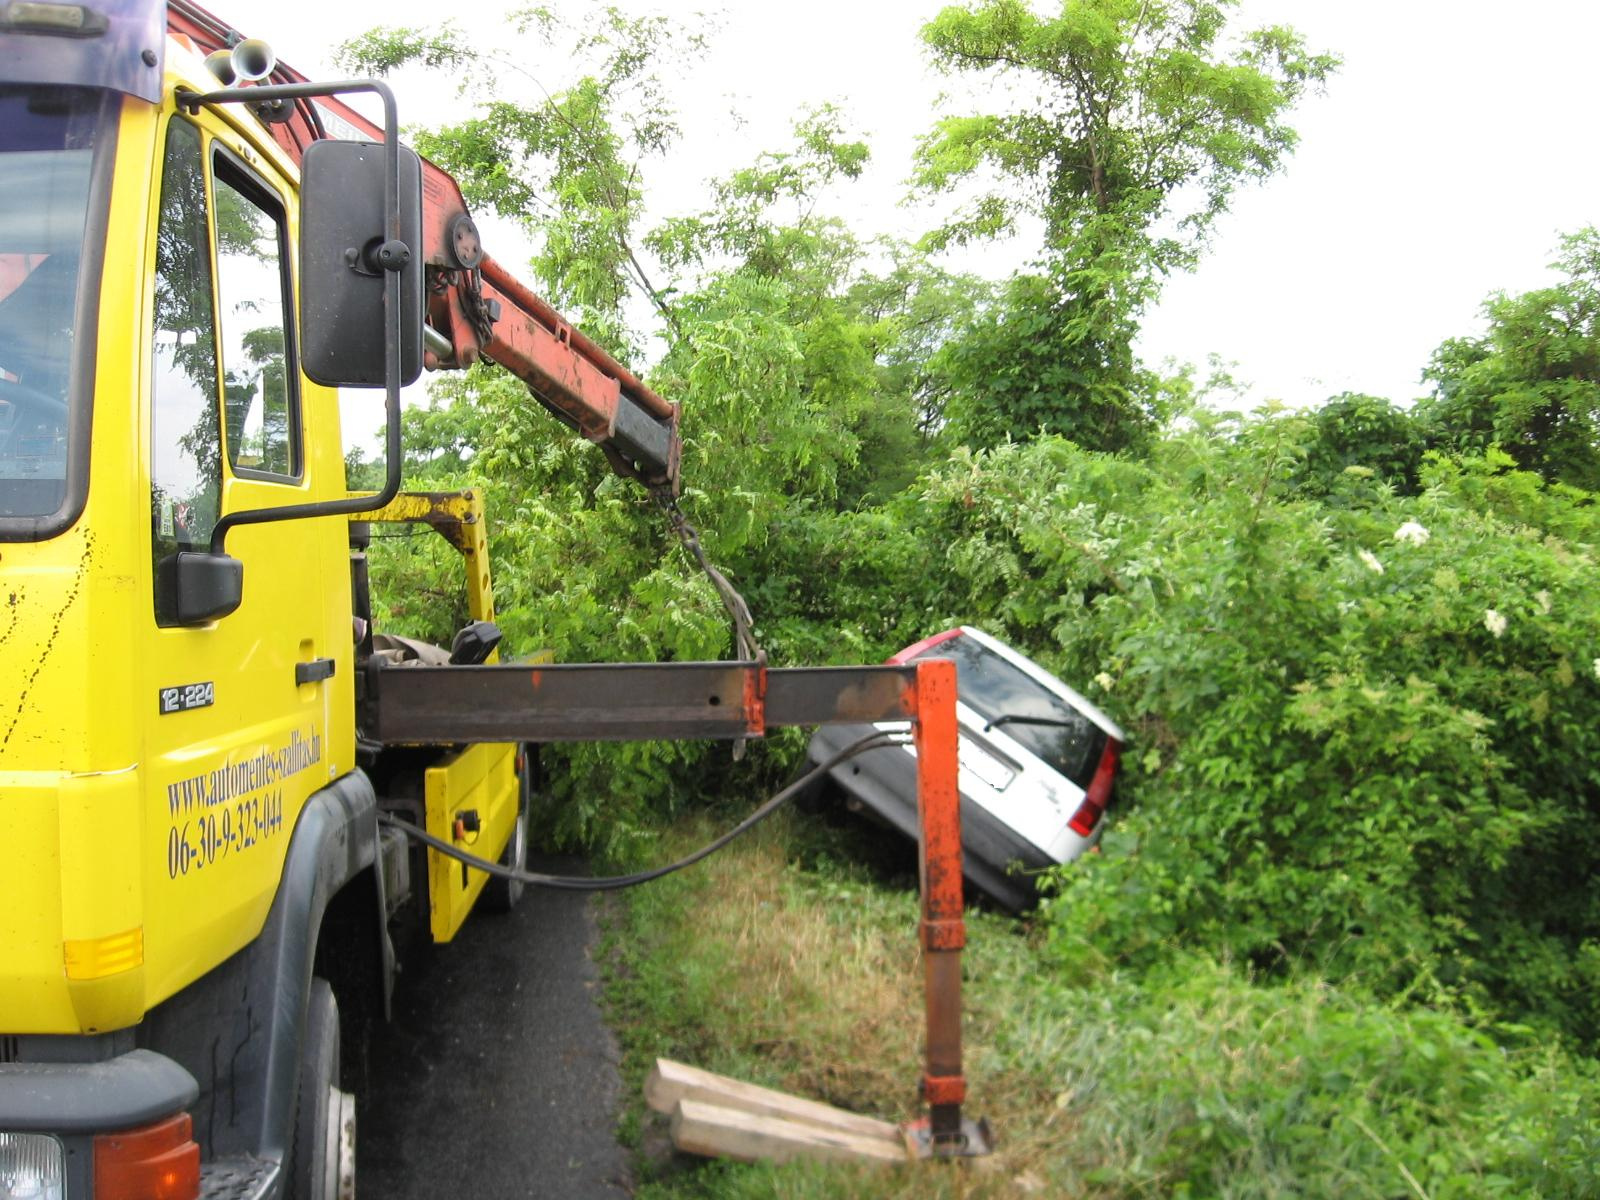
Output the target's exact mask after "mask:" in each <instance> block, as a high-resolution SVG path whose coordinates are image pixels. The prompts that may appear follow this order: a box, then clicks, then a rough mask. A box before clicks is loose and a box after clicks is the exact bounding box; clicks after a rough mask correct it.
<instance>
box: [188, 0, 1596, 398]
mask: <svg viewBox="0 0 1600 1200" xmlns="http://www.w3.org/2000/svg"><path fill="white" fill-rule="evenodd" d="M547 2H548V0H547ZM213 3H214V6H215V8H216V9H217V10H219V13H218V15H220V16H223V17H225V18H227V19H229V20H232V21H234V22H235V23H236V24H237V25H238V26H239V27H240V28H241V29H242V30H243V32H245V33H246V34H249V35H251V36H259V37H265V38H267V39H268V40H269V41H271V42H272V43H273V45H274V47H275V48H276V49H277V51H278V53H279V54H280V55H281V56H282V57H283V58H284V59H286V60H287V61H288V62H290V63H292V64H293V65H294V66H296V67H297V68H298V69H300V70H301V71H303V72H305V73H306V74H307V75H311V76H313V77H317V76H318V75H331V74H332V64H331V62H329V61H328V57H329V51H330V50H331V47H332V46H334V45H335V44H337V42H339V41H340V40H342V39H343V38H345V37H348V36H351V35H353V34H355V33H358V32H361V31H362V30H364V29H366V28H369V27H371V26H372V25H374V24H380V23H382V24H412V25H426V24H429V23H430V22H431V21H432V20H434V18H435V16H436V15H437V14H438V13H439V12H440V6H438V5H437V4H427V3H422V2H420V0H388V2H386V3H384V4H382V5H376V4H372V5H367V4H350V5H344V6H334V5H329V4H326V3H320V4H319V3H313V2H312V0H278V2H276V3H274V4H272V5H262V6H261V10H260V12H259V14H258V16H255V17H252V16H250V15H249V14H248V13H246V12H243V11H239V12H229V11H227V9H226V8H225V3H226V0H213ZM557 3H558V6H560V7H562V8H566V7H567V6H565V5H559V0H557ZM629 7H632V6H629ZM646 7H648V9H650V10H652V11H667V12H671V13H673V14H674V15H679V16H684V17H689V16H691V15H692V14H693V13H694V12H696V11H711V12H713V13H714V14H716V20H717V22H718V24H719V27H720V28H719V30H718V31H717V32H716V33H715V34H714V36H713V41H712V50H711V53H710V55H709V57H708V58H707V59H706V60H705V61H704V62H703V64H702V65H700V66H699V67H697V68H696V69H695V70H694V71H693V72H691V73H689V74H688V75H687V76H686V77H685V78H683V79H682V80H680V81H677V82H676V83H675V85H674V87H673V91H674V94H675V96H676V99H677V101H678V104H679V107H680V111H681V112H682V114H683V121H682V123H683V127H684V130H685V138H684V140H683V142H682V145H681V148H680V149H679V151H678V152H677V153H675V155H674V156H673V159H672V161H671V162H670V163H658V164H656V165H655V166H653V167H652V168H650V172H651V173H650V175H649V183H650V190H651V192H652V193H653V194H654V195H655V196H656V197H657V202H658V203H659V204H660V206H661V211H662V212H663V213H667V212H674V211H681V210H684V209H687V208H693V207H695V206H696V205H697V203H698V199H699V197H700V196H701V195H702V193H701V192H700V191H699V190H698V189H699V185H700V183H701V181H702V180H704V179H705V178H706V177H708V176H710V175H715V174H718V173H721V172H724V171H726V170H728V169H729V168H731V167H735V166H738V165H740V164H742V163H744V162H747V161H748V160H749V159H750V157H751V156H752V155H753V154H754V153H755V152H756V151H758V150H761V149H771V148H780V147H782V146H783V145H784V144H785V142H786V139H787V134H788V129H789V125H790V123H791V122H792V120H793V119H794V117H795V115H796V114H797V113H798V112H800V111H801V110H802V109H803V108H804V107H805V106H807V105H808V104H812V103H817V102H823V101H834V102H837V103H839V104H840V105H841V106H842V107H843V108H844V110H845V111H846V113H847V114H849V115H850V117H851V118H852V119H853V120H854V121H855V123H856V124H857V126H858V127H859V129H860V131H861V132H862V133H863V134H865V135H866V138H867V140H868V141H869V143H870V144H871V146H872V148H873V153H874V163H873V166H872V169H871V171H870V172H869V175H868V177H867V178H865V179H863V180H861V181H859V182H857V183H855V184H851V185H849V188H848V190H847V191H846V192H844V193H842V194H841V196H840V197H839V203H838V204H837V205H836V206H835V211H838V212H839V213H840V215H842V216H844V217H846V218H847V219H848V220H849V221H850V223H851V224H852V226H853V227H854V228H856V229H857V231H858V232H860V233H864V234H872V233H896V234H900V235H902V236H911V235H913V234H914V233H916V232H917V231H918V230H919V229H920V228H921V227H922V226H924V225H925V224H926V215H925V214H924V213H918V212H916V211H914V210H908V209H906V208H904V207H902V206H900V204H899V200H900V198H901V196H902V195H903V192H904V187H903V180H904V179H905V177H906V175H907V173H908V169H909V162H910V154H911V147H912V143H913V140H914V139H915V137H916V136H917V135H918V134H919V133H921V132H923V131H924V130H926V129H927V128H928V127H929V125H930V124H931V123H932V120H933V117H934V115H935V112H936V111H937V97H938V95H939V93H940V91H941V89H942V88H945V87H947V86H951V85H950V84H948V83H947V82H946V81H944V80H942V79H940V78H937V77H935V76H933V75H932V73H931V72H929V71H927V69H926V67H925V64H924V63H923V61H922V58H921V53H920V47H919V44H918V41H917V38H916V31H917V28H918V26H919V25H920V24H921V22H922V21H924V20H926V19H927V18H928V17H930V16H931V15H933V14H934V13H935V12H937V11H938V10H939V8H940V7H941V4H940V3H939V2H938V0H878V2H876V3H874V2H872V0H856V2H854V3H846V2H844V0H808V2H807V3H805V4H794V5H789V4H777V3H773V2H772V0H725V3H723V4H722V5H720V6H719V5H717V4H695V3H673V4H663V3H657V4H654V5H649V6H644V5H640V6H639V8H646ZM457 11H458V12H459V13H460V16H459V17H458V20H459V21H460V23H461V24H462V25H463V26H465V27H466V28H467V29H468V30H469V31H474V32H481V36H482V37H483V38H484V40H485V41H486V42H491V43H492V42H495V41H496V40H497V39H498V40H499V41H501V42H502V43H503V42H504V41H505V40H506V39H505V35H504V33H503V31H502V27H501V25H500V22H499V21H498V20H497V19H496V18H495V17H494V16H491V15H489V14H491V13H494V12H495V11H496V10H495V9H494V8H491V7H488V6H479V7H478V8H476V9H460V10H457ZM571 11H574V12H578V11H582V10H581V9H580V8H578V6H576V5H573V6H571ZM474 13H482V14H484V15H483V16H481V17H478V16H474V15H473V14H474ZM1274 23H1286V24H1291V25H1293V26H1295V27H1296V28H1297V29H1299V30H1300V31H1301V32H1302V33H1303V34H1305V35H1306V37H1307V39H1308V41H1309V43H1310V44H1311V46H1312V47H1313V48H1315V49H1319V50H1331V51H1333V52H1336V53H1338V54H1341V55H1342V56H1343V57H1344V59H1345V65H1344V67H1343V68H1342V69H1341V70H1340V72H1339V73H1338V74H1337V75H1336V76H1335V77H1334V79H1333V81H1332V83H1331V84H1330V86H1329V88H1328V92H1327V94H1326V95H1325V96H1322V97H1319V98H1312V99H1309V100H1307V101H1305V102H1304V103H1303V104H1302V106H1301V108H1300V110H1299V112H1298V113H1297V114H1296V116H1295V117H1294V119H1293V123H1294V124H1295V126H1296V127H1297V128H1298V129H1299V130H1300V133H1301V144H1300V147H1299V149H1298V150H1297V152H1296V154H1295V155H1294V157H1293V158H1292V159H1291V160H1290V162H1289V165H1288V167H1287V169H1286V170H1285V171H1284V172H1283V173H1282V174H1281V175H1280V176H1279V177H1277V178H1275V179H1273V180H1272V181H1270V182H1269V183H1267V184H1266V185H1264V186H1260V187H1249V188H1247V189H1245V190H1243V191H1242V192H1240V193H1239V194H1238V195H1237V196H1236V198H1235V201H1234V204H1233V211H1232V212H1231V213H1230V214H1229V215H1228V216H1227V217H1225V218H1224V219H1223V220H1222V222H1221V224H1220V225H1219V226H1218V228H1217V232H1216V236H1215V238H1214V242H1213V246H1212V248H1211V251H1210V253H1209V254H1208V256H1207V258H1206V260H1205V262H1204V264H1203V265H1202V266H1201V268H1200V270H1199V271H1198V272H1197V273H1195V274H1194V275H1192V276H1186V277H1182V278H1178V279H1175V280H1173V281H1172V282H1171V283H1170V284H1169V286H1168V288H1167V292H1166V296H1165V299H1164V301H1163V303H1162V304H1161V305H1160V307H1159V308H1158V309H1156V310H1155V311H1154V312H1152V313H1151V314H1150V315H1149V317H1148V319H1147V321H1146V328H1145V333H1144V336H1143V338H1142V341H1141V349H1142V352H1143V354H1144V355H1145V356H1146V358H1147V359H1149V360H1150V361H1152V362H1159V361H1160V360H1162V359H1165V358H1168V357H1172V358H1176V359H1180V360H1187V361H1194V362H1202V363H1203V362H1204V360H1205V359H1206V357H1207V355H1209V354H1211V353H1216V354H1219V355H1221V356H1222V358H1224V359H1225V360H1228V361H1231V362H1235V363H1237V364H1238V366H1237V368H1236V374H1237V375H1238V377H1240V378H1241V379H1244V380H1248V381H1252V382H1253V383H1254V384H1255V385H1256V387H1255V393H1254V394H1255V396H1256V398H1257V399H1266V398H1279V399H1283V400H1286V401H1288V402H1290V403H1293V404H1297V405H1299V404H1315V403H1317V402H1319V401H1321V400H1322V399H1324V398H1325V397H1326V396H1328V395H1330V394H1332V393H1335V392H1338V391H1341V390H1345V389H1351V390H1361V391H1369V392H1373V393H1376V394H1379V395H1386V396H1389V397H1391V398H1393V399H1396V400H1407V399H1410V398H1412V397H1414V396H1416V395H1419V394H1421V392H1422V387H1421V385H1420V383H1419V382H1418V375H1419V373H1420V371H1421V369H1422V368H1423V366H1424V365H1425V364H1426V362H1427V360H1428V356H1429V354H1430V353H1431V352H1432V350H1433V348H1434V347H1435V346H1437V345H1438V343H1439V342H1440V341H1441V340H1443V339H1444V338H1446V337H1450V336H1454V335H1459V334H1464V333H1469V332H1473V331H1475V330H1477V329H1478V328H1480V321H1479V318H1478V309H1479V306H1480V304H1481V303H1482V301H1483V299H1484V298H1485V296H1486V295H1487V294H1488V293H1490V292H1491V291H1494V290H1496V289H1499V288H1505V289H1508V290H1512V291H1517V290H1523V289H1526V288H1530V287H1536V286H1540V285H1541V284H1543V283H1544V282H1546V281H1547V280H1548V278H1549V276H1548V273H1547V272H1546V271H1545V270H1544V265H1545V264H1546V263H1547V262H1548V261H1549V260H1550V259H1551V258H1552V257H1553V250H1554V247H1555V244H1556V240H1557V236H1558V233H1560V232H1564V231H1570V230H1574V229H1576V228H1578V227H1580V226H1582V225H1584V224H1588V223H1590V222H1594V221H1596V220H1597V219H1600V154H1597V153H1596V152H1595V150H1594V147H1593V135H1592V128H1593V125H1594V122H1595V120H1596V116H1597V111H1600V105H1597V104H1596V99H1595V98H1596V92H1595V89H1594V84H1593V82H1592V81H1593V78H1594V76H1593V71H1594V68H1593V57H1594V55H1595V53H1596V50H1597V48H1600V4H1593V3H1585V2H1582V0H1522V2H1521V3H1520V4H1518V5H1516V6H1514V7H1513V6H1512V5H1508V4H1506V3H1504V2H1503V0H1497V2H1494V3H1490V2H1489V0H1455V2H1446V0H1382V2H1380V0H1244V5H1243V11H1242V14H1241V25H1242V26H1256V25H1263V24H1274ZM526 52H527V53H528V54H529V55H530V56H531V55H534V54H536V53H537V48H536V47H535V46H533V45H532V44H531V43H530V45H529V47H528V49H527V51H526ZM527 65H528V67H529V69H530V70H532V71H533V72H534V73H535V74H536V75H539V76H540V77H541V78H545V79H548V80H549V81H550V82H551V84H552V86H559V84H560V82H561V71H560V64H542V63H540V62H538V61H537V60H536V59H535V60H530V61H529V62H528V64H527ZM397 92H398V95H399V99H400V112H401V120H402V122H403V123H425V124H431V123H435V122H437V121H440V120H443V119H445V118H446V117H448V116H451V115H460V114H459V111H458V110H457V111H455V112H452V111H451V109H450V105H451V103H452V101H451V94H452V89H451V88H450V87H449V86H447V85H440V84H435V83H433V82H431V81H429V80H424V79H421V78H418V77H416V76H406V77H402V78H400V79H399V80H397ZM733 110H737V111H738V113H739V114H740V115H741V116H742V118H743V121H742V122H735V121H734V120H732V119H731V118H730V116H729V113H730V111H733ZM479 215H480V217H481V215H482V214H479ZM484 224H485V227H486V229H485V236H486V245H487V247H488V249H489V251H490V253H492V254H494V255H495V256H496V257H497V258H499V259H501V260H502V261H503V262H506V263H508V264H514V263H516V262H517V261H519V259H520V258H521V257H522V256H524V255H525V253H526V250H525V248H524V247H522V246H521V245H520V243H517V242H515V241H514V236H513V234H512V233H511V232H510V231H507V230H504V229H502V228H500V227H498V226H496V225H495V224H494V223H493V222H490V221H485V222H484ZM1016 261H1017V257H1016V255H1015V254H1011V255H1007V254H1004V253H997V252H992V251H991V252H986V253H985V254H983V255H981V256H969V257H968V258H966V259H964V260H963V261H961V262H960V263H958V264H956V265H959V266H962V267H964V268H967V269H983V268H984V267H985V266H988V267H990V269H995V268H998V269H999V270H1002V271H1004V270H1006V269H1008V268H1009V267H1010V266H1012V265H1014V264H1015V262H1016ZM658 282H659V280H658Z"/></svg>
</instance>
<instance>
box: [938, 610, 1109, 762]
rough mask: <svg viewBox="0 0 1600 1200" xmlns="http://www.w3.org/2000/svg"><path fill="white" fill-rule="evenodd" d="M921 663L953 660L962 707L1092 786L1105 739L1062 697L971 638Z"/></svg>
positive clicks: (946, 644)
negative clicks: (1096, 764)
mask: <svg viewBox="0 0 1600 1200" xmlns="http://www.w3.org/2000/svg"><path fill="white" fill-rule="evenodd" d="M917 658H949V659H954V660H955V664H956V690H957V691H958V692H959V693H960V695H961V703H963V704H965V705H966V706H967V707H968V708H970V709H972V710H973V711H974V712H976V713H977V714H978V715H980V716H981V717H983V718H984V720H985V721H988V722H991V723H992V724H993V726H995V727H998V728H1001V729H1003V730H1004V731H1005V733H1006V736H1007V737H1009V738H1011V740H1012V741H1014V742H1016V743H1017V744H1018V745H1021V746H1023V747H1024V748H1026V749H1027V750H1029V751H1030V752H1032V753H1033V754H1034V755H1035V756H1036V757H1038V758H1040V759H1042V760H1043V761H1044V762H1046V763H1048V764H1049V765H1050V766H1052V767H1054V768H1055V769H1056V770H1057V771H1059V772H1060V773H1061V774H1062V775H1065V776H1066V777H1067V778H1068V779H1070V780H1072V782H1073V783H1075V784H1077V785H1078V786H1079V787H1087V786H1088V783H1089V777H1090V776H1091V775H1092V774H1093V765H1094V764H1095V763H1096V762H1097V761H1098V756H1099V751H1100V749H1101V748H1102V747H1103V746H1104V744H1105V734H1104V732H1103V731H1101V729H1100V728H1099V727H1098V726H1096V725H1095V723H1094V722H1093V721H1091V720H1089V718H1088V717H1086V716H1084V715H1083V714H1082V713H1080V712H1079V711H1078V710H1077V709H1076V708H1074V707H1073V706H1072V705H1070V704H1068V703H1067V702H1066V701H1065V700H1063V699H1062V698H1061V697H1060V696H1057V695H1056V694H1055V693H1054V692H1052V691H1050V690H1049V689H1048V688H1046V687H1044V686H1043V685H1041V684H1040V683H1038V682H1037V681H1035V680H1034V679H1032V678H1030V677H1029V676H1028V674H1027V673H1026V672H1024V671H1021V670H1019V669H1018V668H1017V667H1015V666H1013V665H1012V664H1011V663H1009V662H1007V661H1006V660H1005V659H1003V658H1001V657H1000V656H999V655H998V654H996V653H994V652H993V651H992V650H990V649H989V648H988V647H987V646H983V645H981V644H979V643H978V642H977V641H976V640H974V639H973V638H970V637H966V636H962V637H955V638H951V639H950V640H949V641H945V642H940V643H939V644H938V645H936V646H931V647H929V648H928V649H927V650H925V651H923V652H922V653H921V654H919V655H917ZM1031 722H1037V723H1031Z"/></svg>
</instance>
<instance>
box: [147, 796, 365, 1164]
mask: <svg viewBox="0 0 1600 1200" xmlns="http://www.w3.org/2000/svg"><path fill="white" fill-rule="evenodd" d="M377 838H378V824H377V796H376V793H375V792H374V790H373V787H372V783H371V781H370V780H369V779H368V778H367V776H366V774H365V773H364V772H362V771H360V770H356V771H352V772H351V773H350V774H348V775H345V776H344V777H343V778H341V779H338V780H335V781H334V782H333V783H331V784H329V785H328V786H327V787H325V788H323V789H322V790H320V791H318V792H316V793H315V794H314V795H312V796H311V797H310V798H309V799H308V800H307V801H306V803H305V806H304V807H303V808H302V809H301V812H300V818H299V820H298V821H297V822H296V823H295V829H294V834H293V837H292V838H291V840H290V843H289V849H288V851H287V853H286V855H285V857H284V864H283V874H282V876H281V877H280V880H279V884H278V891H277V895H276V896H275V897H274V898H273V902H272V908H271V909H270V911H269V912H268V914H267V919H266V922H265V924H264V925H263V926H262V928H261V932H260V934H258V935H257V936H256V938H255V939H254V940H253V941H251V943H250V944H249V945H248V946H246V947H245V948H244V949H243V950H241V951H239V952H238V953H237V954H235V955H234V956H233V957H231V958H229V959H228V960H227V961H225V962H223V963H222V964H221V965H219V966H218V967H217V968H216V969H215V970H213V971H211V972H209V973H208V974H206V975H205V976H203V977H202V978H200V979H199V980H197V981H196V982H195V983H194V984H192V985H191V986H189V987H188V988H185V989H184V990H183V991H181V992H179V993H178V994H177V995H176V996H173V997H171V998H170V999H168V1000H167V1001H165V1002H164V1003H162V1004H161V1005H159V1006H157V1007H156V1008H155V1009H153V1010H152V1011H151V1012H150V1014H149V1015H148V1016H147V1017H146V1019H145V1022H144V1024H143V1025H141V1026H140V1030H139V1039H138V1040H139V1044H140V1045H141V1046H147V1047H148V1048H150V1049H152V1050H156V1051H158V1052H160V1053H163V1054H166V1055H168V1056H169V1057H171V1058H172V1059H174V1060H175V1061H176V1062H178V1063H179V1064H180V1065H182V1066H183V1067H185V1068H187V1069H188V1071H189V1072H190V1073H191V1074H192V1075H193V1076H194V1077H195V1080H196V1082H197V1083H198V1084H199V1085H200V1096H199V1099H198V1100H197V1101H196V1103H195V1106H194V1109H193V1110H192V1111H193V1115H194V1126H195V1130H194V1133H195V1140H196V1141H197V1142H199V1143H200V1148H201V1154H202V1157H203V1158H204V1159H208V1160H209V1159H213V1158H225V1157H233V1156H238V1155H247V1156H250V1157H252V1158H256V1159H266V1160H269V1161H273V1160H275V1161H279V1162H281V1161H283V1158H284V1155H285V1153H286V1151H287V1148H288V1146H289V1143H290V1139H291V1138H292V1136H293V1128H294V1110H295V1101H296V1094H297V1084H298V1075H299V1063H300V1049H301V1041H302V1039H303V1037H304V1033H305V1018H306V1001H307V997H308V995H309V994H310V988H311V972H312V962H313V960H314V959H315V957H316V952H317V936H318V933H319V931H320V928H321V925H322V918H323V914H324V912H325V911H326V910H327V908H328V904H329V901H331V900H332V898H333V897H334V896H335V895H336V894H337V893H338V892H339V890H340V889H341V888H343V887H344V886H345V885H346V884H347V883H349V882H350V881H351V880H353V879H355V878H356V877H357V876H358V875H360V874H361V873H362V872H363V871H366V870H368V869H371V868H372V867H373V865H374V859H375V851H376V846H377Z"/></svg>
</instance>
